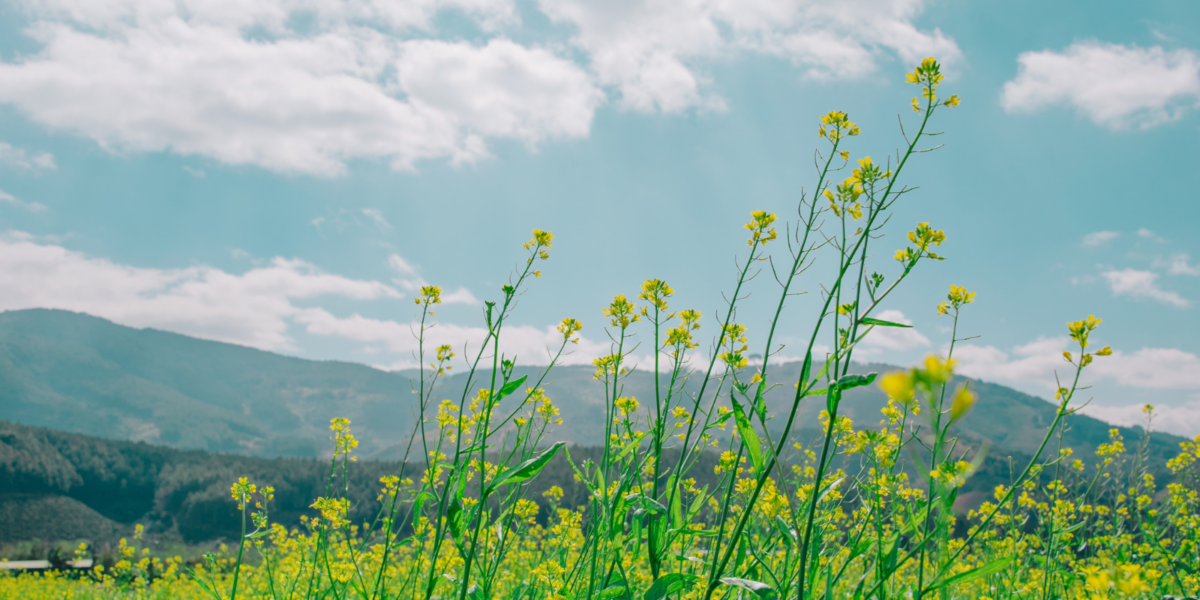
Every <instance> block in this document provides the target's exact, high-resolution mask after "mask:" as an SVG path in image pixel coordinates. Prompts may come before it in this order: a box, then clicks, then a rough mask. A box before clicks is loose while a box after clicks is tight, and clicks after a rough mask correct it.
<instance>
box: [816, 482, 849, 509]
mask: <svg viewBox="0 0 1200 600" xmlns="http://www.w3.org/2000/svg"><path fill="white" fill-rule="evenodd" d="M845 479H846V478H845V477H838V478H837V479H834V480H833V481H831V482H829V484H828V485H826V486H825V487H823V488H821V493H820V494H819V495H818V496H817V504H820V503H821V501H822V500H824V499H825V496H828V495H829V492H832V491H833V488H836V487H837V486H839V485H841V484H842V482H843V481H845Z"/></svg>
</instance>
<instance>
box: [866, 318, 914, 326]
mask: <svg viewBox="0 0 1200 600" xmlns="http://www.w3.org/2000/svg"><path fill="white" fill-rule="evenodd" d="M858 322H859V324H860V325H878V326H880V327H912V325H905V324H904V323H893V322H891V321H884V320H883V319H872V318H871V317H863V318H861V319H859V320H858Z"/></svg>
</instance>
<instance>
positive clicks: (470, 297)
mask: <svg viewBox="0 0 1200 600" xmlns="http://www.w3.org/2000/svg"><path fill="white" fill-rule="evenodd" d="M388 266H389V267H391V268H392V270H393V271H395V272H396V276H395V277H393V278H392V283H395V284H396V285H397V286H399V287H400V289H402V290H404V291H407V292H417V291H418V290H420V289H421V288H422V287H425V286H427V285H429V282H428V281H425V279H423V278H422V277H421V276H420V275H419V274H417V268H416V267H415V266H413V265H412V264H411V263H409V262H408V261H407V260H404V258H403V257H401V256H400V255H399V254H392V255H391V256H388ZM441 298H442V302H444V303H446V304H469V305H477V304H480V302H479V299H478V298H476V297H475V295H474V294H472V293H471V291H470V290H468V289H467V288H465V287H461V286H460V287H459V288H458V289H457V290H454V291H453V292H449V293H442V295H441Z"/></svg>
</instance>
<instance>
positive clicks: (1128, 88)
mask: <svg viewBox="0 0 1200 600" xmlns="http://www.w3.org/2000/svg"><path fill="white" fill-rule="evenodd" d="M1017 62H1018V65H1019V67H1018V72H1017V77H1016V78H1015V79H1013V80H1012V81H1009V82H1008V83H1006V84H1004V91H1003V92H1002V93H1001V96H1000V104H1001V105H1002V106H1003V107H1004V109H1005V110H1007V111H1009V112H1019V111H1034V110H1038V109H1041V108H1045V107H1048V106H1055V105H1069V106H1073V107H1075V109H1076V110H1078V111H1080V112H1081V113H1083V114H1084V115H1085V116H1086V117H1088V118H1089V119H1091V120H1092V121H1093V122H1095V123H1097V124H1099V125H1102V126H1105V127H1110V128H1113V129H1126V128H1130V127H1137V128H1142V129H1145V128H1150V127H1154V126H1156V125H1161V124H1163V123H1167V122H1170V121H1173V120H1175V119H1178V118H1179V117H1180V116H1182V115H1183V113H1184V111H1185V110H1186V109H1187V108H1188V107H1191V106H1195V105H1196V104H1197V101H1198V100H1200V57H1197V56H1196V54H1195V53H1193V52H1191V51H1189V50H1174V51H1166V50H1163V49H1162V48H1161V47H1159V46H1155V47H1152V48H1139V47H1137V46H1120V45H1116V44H1101V43H1098V42H1078V43H1075V44H1072V45H1071V46H1070V47H1068V48H1067V49H1066V50H1065V51H1063V52H1054V51H1052V50H1045V51H1041V52H1024V53H1022V54H1021V55H1020V56H1019V57H1017Z"/></svg>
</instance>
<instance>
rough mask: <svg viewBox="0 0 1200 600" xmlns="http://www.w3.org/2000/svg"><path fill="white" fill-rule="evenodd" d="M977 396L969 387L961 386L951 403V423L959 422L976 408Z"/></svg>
mask: <svg viewBox="0 0 1200 600" xmlns="http://www.w3.org/2000/svg"><path fill="white" fill-rule="evenodd" d="M976 398H977V396H976V395H975V393H974V392H972V391H971V390H969V389H967V386H965V385H964V386H961V387H959V388H958V390H957V391H955V392H954V400H953V401H952V402H951V403H950V422H954V421H957V420H959V419H961V418H963V417H964V416H966V414H967V413H968V412H970V410H971V407H973V406H975V400H976Z"/></svg>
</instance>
